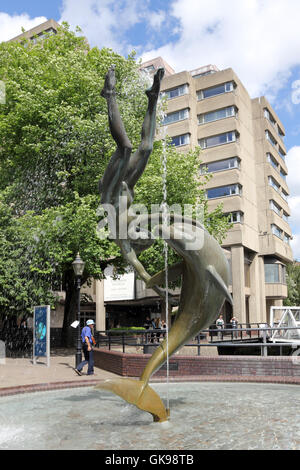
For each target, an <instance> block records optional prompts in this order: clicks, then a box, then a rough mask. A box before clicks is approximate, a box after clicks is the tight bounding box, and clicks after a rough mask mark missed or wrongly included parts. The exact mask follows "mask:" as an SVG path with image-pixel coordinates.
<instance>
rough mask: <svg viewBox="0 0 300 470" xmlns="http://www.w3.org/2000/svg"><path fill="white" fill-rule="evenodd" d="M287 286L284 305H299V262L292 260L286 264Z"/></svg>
mask: <svg viewBox="0 0 300 470" xmlns="http://www.w3.org/2000/svg"><path fill="white" fill-rule="evenodd" d="M286 277H287V287H288V296H287V298H286V299H285V300H284V305H289V306H299V305H300V263H299V262H297V261H294V262H293V263H290V264H288V265H287V276H286Z"/></svg>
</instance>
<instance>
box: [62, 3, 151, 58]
mask: <svg viewBox="0 0 300 470" xmlns="http://www.w3.org/2000/svg"><path fill="white" fill-rule="evenodd" d="M144 14H145V11H144V8H143V5H142V4H141V2H138V0H125V1H124V0H122V1H121V0H114V1H113V2H112V1H111V0H85V1H84V2H83V1H82V0H64V1H63V7H62V13H61V19H60V20H59V21H60V22H61V21H67V22H68V23H69V24H70V26H71V27H72V29H75V27H76V26H80V27H81V29H82V31H83V34H84V35H85V36H86V37H87V39H88V41H89V43H90V44H91V45H92V46H96V45H97V46H98V47H100V48H101V47H110V48H112V49H114V50H115V51H116V52H119V53H122V52H123V53H127V52H128V44H127V40H126V32H127V31H128V30H129V29H130V28H131V27H132V26H134V25H135V24H136V23H138V22H139V21H140V20H141V18H142V17H143V16H144Z"/></svg>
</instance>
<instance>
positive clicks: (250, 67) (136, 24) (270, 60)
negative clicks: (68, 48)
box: [0, 0, 300, 260]
mask: <svg viewBox="0 0 300 470" xmlns="http://www.w3.org/2000/svg"><path fill="white" fill-rule="evenodd" d="M50 18H53V19H55V20H56V21H58V22H60V21H62V20H65V21H68V23H69V24H70V25H71V27H72V28H75V26H77V25H79V26H80V27H81V28H82V30H83V33H84V34H85V36H86V37H87V38H88V41H89V43H90V44H91V45H92V46H98V47H102V46H107V47H111V48H113V49H114V50H116V51H117V52H119V53H121V54H123V55H127V54H128V53H129V52H130V51H131V50H132V49H135V50H136V52H137V56H138V57H142V58H143V60H147V59H150V58H153V57H157V56H162V57H163V58H164V59H165V60H166V61H167V62H168V63H169V64H170V65H171V66H172V67H173V68H174V69H175V71H177V72H179V71H182V70H192V69H194V68H197V67H199V66H201V65H206V64H210V63H212V64H215V65H217V66H218V67H219V69H223V68H227V67H232V68H233V69H234V71H235V72H236V73H237V75H238V76H239V78H240V79H241V81H242V82H243V84H244V85H245V87H246V89H247V90H248V92H249V94H250V96H251V97H252V98H255V97H257V96H261V95H265V96H266V97H267V98H268V99H269V101H270V103H271V104H272V106H273V107H274V109H275V111H276V112H277V114H278V116H279V118H280V119H281V121H282V123H283V125H284V127H285V130H286V137H285V145H286V149H287V151H288V154H287V157H286V162H287V165H288V169H289V175H288V178H287V183H288V185H289V188H290V198H289V205H290V208H291V211H292V215H291V217H290V220H289V223H290V225H291V227H292V231H293V240H292V242H291V245H292V248H293V252H294V257H295V258H297V259H298V260H300V185H299V183H298V174H300V35H299V18H300V2H299V0H243V1H241V0H226V2H225V1H224V0H209V1H208V0H84V1H83V0H51V1H50V0H44V1H43V2H41V1H38V0H27V1H26V2H24V0H23V1H18V0H10V1H7V0H5V1H4V0H0V41H4V40H7V39H10V38H11V37H14V36H16V35H17V34H20V32H21V27H22V26H23V27H24V28H25V29H30V28H32V27H34V26H35V25H37V24H39V23H41V22H42V21H46V19H50ZM0 79H1V77H0Z"/></svg>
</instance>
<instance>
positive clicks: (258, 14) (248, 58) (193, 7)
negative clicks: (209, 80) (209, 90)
mask: <svg viewBox="0 0 300 470" xmlns="http://www.w3.org/2000/svg"><path fill="white" fill-rule="evenodd" d="M169 13H170V14H171V15H174V16H175V17H176V18H177V20H178V21H179V23H180V36H179V39H178V40H177V41H176V42H173V43H169V44H166V45H164V46H163V47H160V48H158V49H155V50H151V51H147V52H145V53H144V54H143V59H144V60H149V59H151V58H153V57H157V56H159V55H160V56H162V57H164V59H165V60H166V61H167V62H169V63H170V65H171V66H172V67H173V68H175V70H176V71H178V72H179V71H181V70H185V69H186V70H191V69H194V68H196V67H198V66H201V65H206V64H210V63H213V64H215V65H217V66H218V67H219V68H220V69H223V68H227V67H232V68H233V69H234V70H235V71H236V73H237V74H238V76H239V77H240V79H241V80H242V82H243V83H244V84H245V86H246V88H247V89H248V91H249V93H250V95H251V96H252V97H254V96H257V95H259V94H264V93H265V92H266V91H268V92H270V94H273V93H275V94H276V93H277V91H278V90H279V89H280V88H281V87H282V86H283V85H284V84H285V83H286V81H287V78H288V77H289V75H290V69H291V67H293V66H295V65H296V64H297V63H299V62H300V58H299V50H300V35H299V17H300V2H299V0H285V1H284V2H283V1H282V0H243V1H241V0H226V2H225V1H224V0H210V1H209V2H208V1H207V0H198V1H197V2H195V1H194V0H175V1H174V2H173V6H172V8H170V9H169Z"/></svg>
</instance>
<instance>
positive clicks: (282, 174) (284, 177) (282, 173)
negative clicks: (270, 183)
mask: <svg viewBox="0 0 300 470" xmlns="http://www.w3.org/2000/svg"><path fill="white" fill-rule="evenodd" d="M280 176H281V178H283V179H284V181H285V180H286V172H285V171H284V170H283V169H282V168H280Z"/></svg>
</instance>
